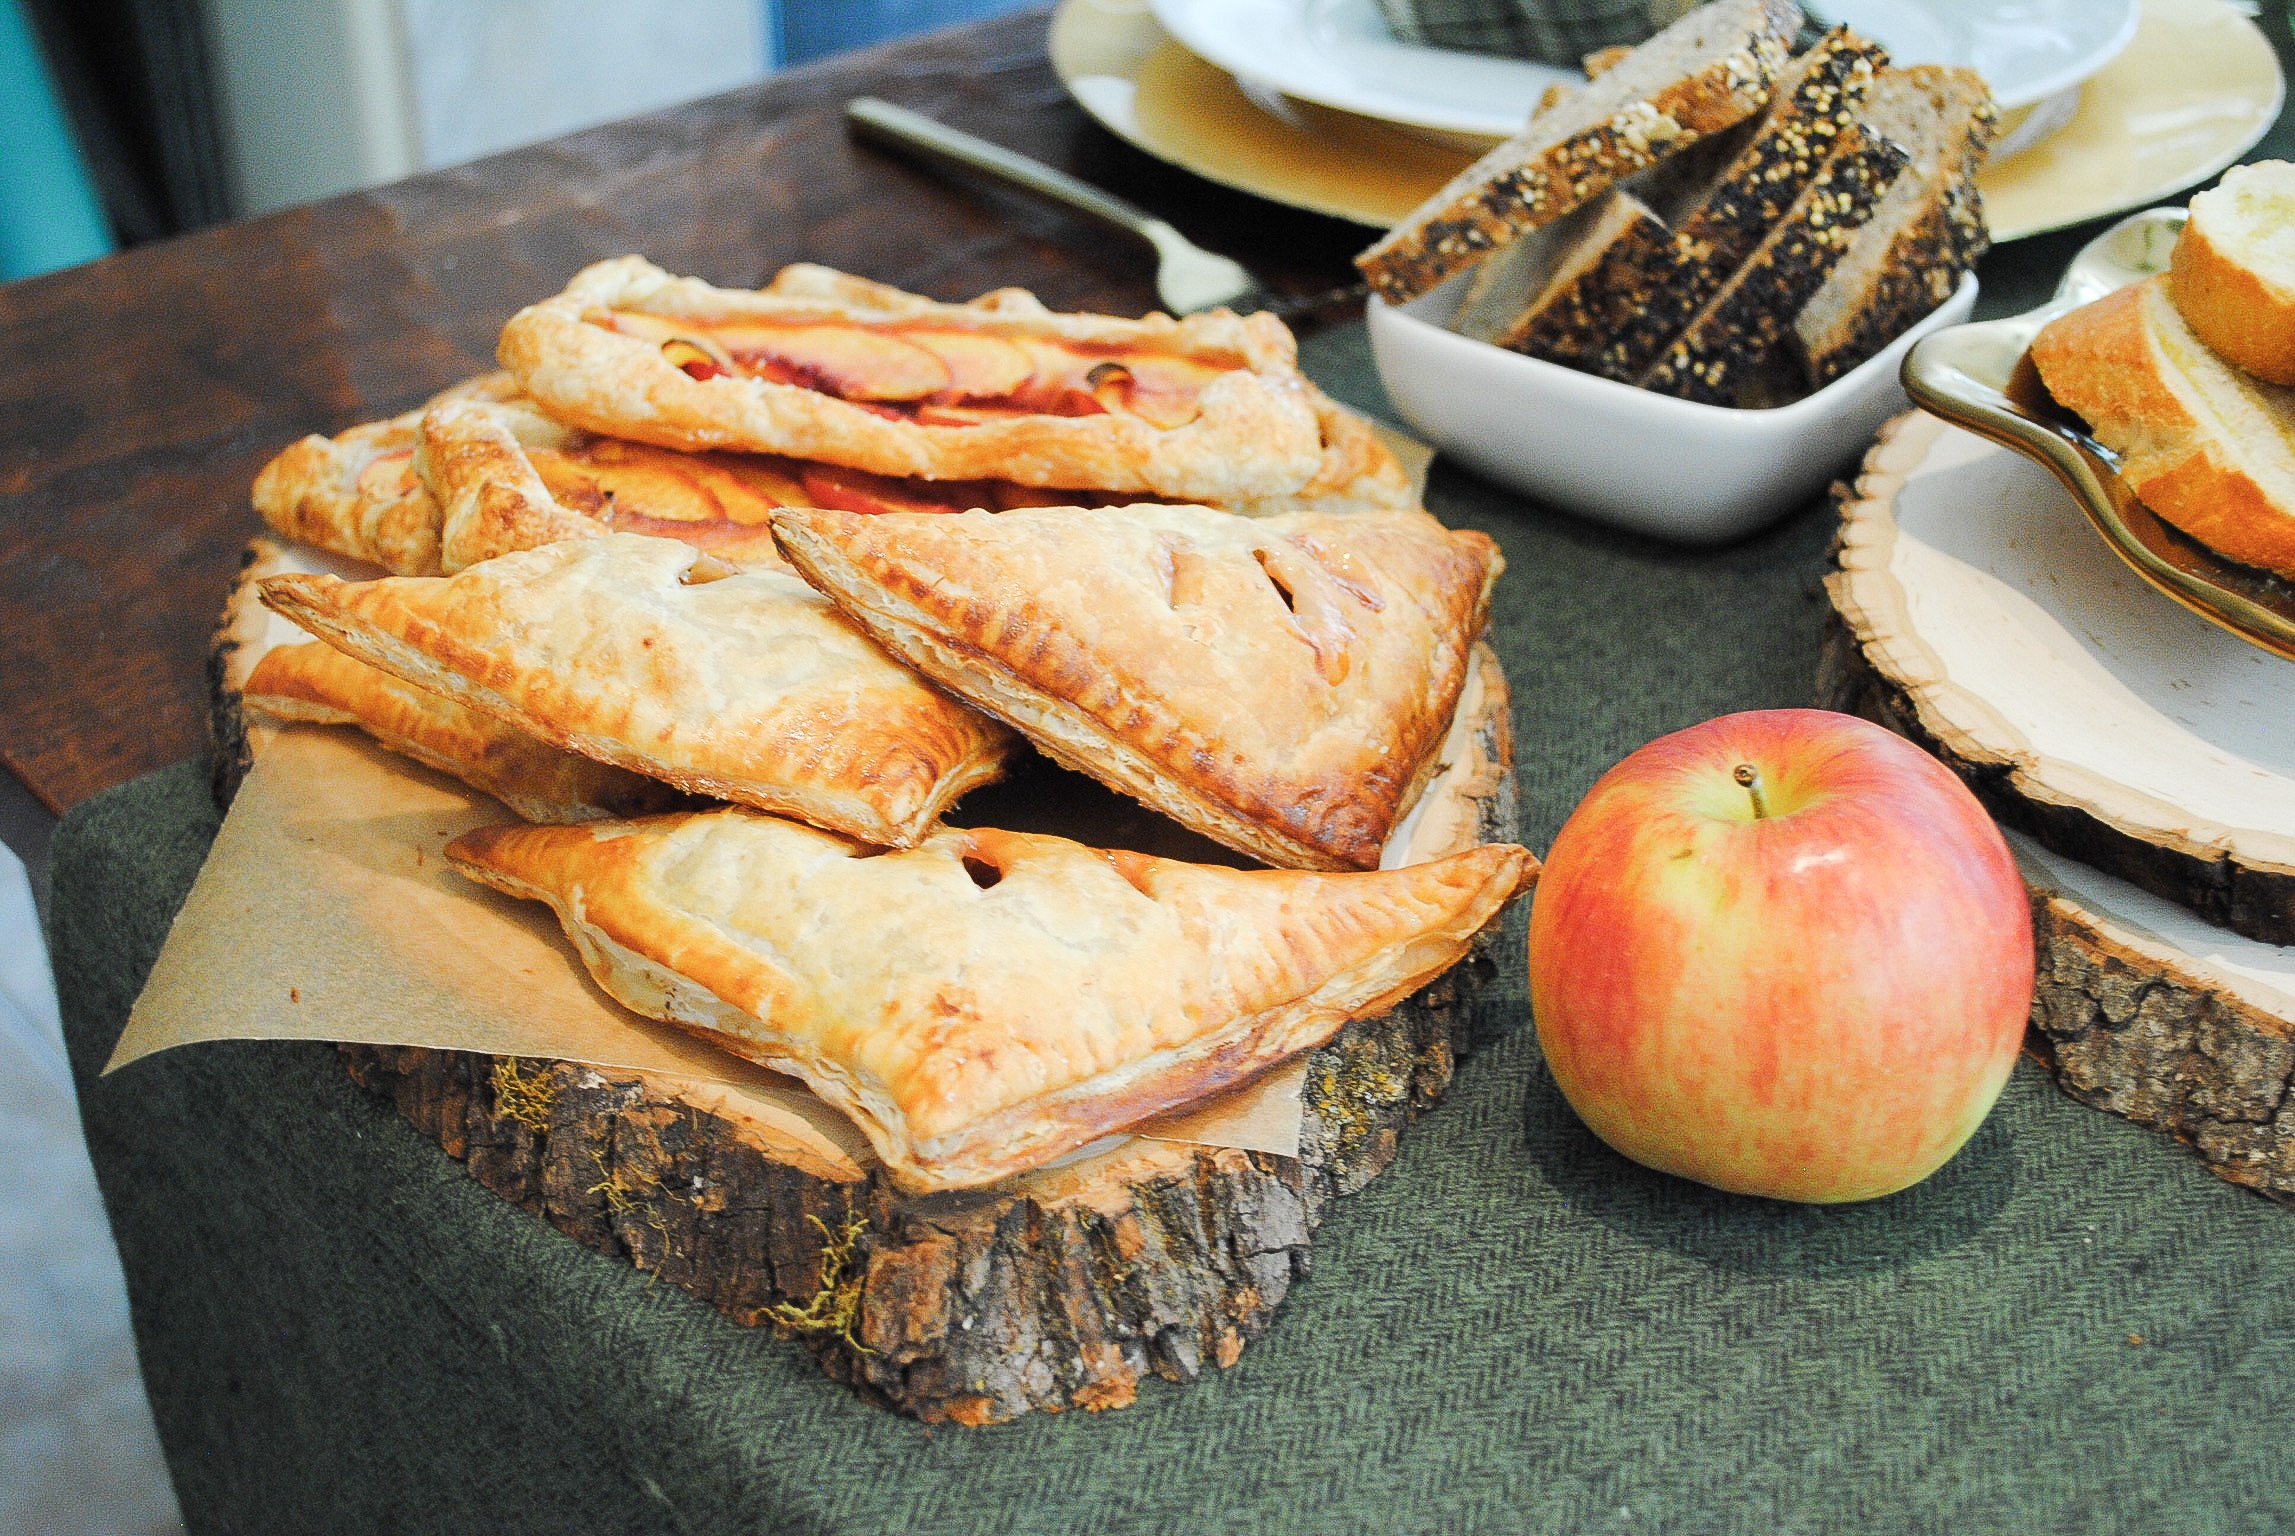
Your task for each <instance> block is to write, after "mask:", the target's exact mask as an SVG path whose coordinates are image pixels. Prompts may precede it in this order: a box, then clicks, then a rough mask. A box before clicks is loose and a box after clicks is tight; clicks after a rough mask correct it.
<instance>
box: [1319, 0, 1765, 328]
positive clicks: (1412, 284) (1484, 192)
mask: <svg viewBox="0 0 2295 1536" xmlns="http://www.w3.org/2000/svg"><path fill="white" fill-rule="evenodd" d="M1800 22H1801V15H1800V12H1799V11H1798V10H1796V9H1795V8H1794V6H1793V4H1792V0H1714V3H1713V4H1710V5H1705V6H1700V7H1699V8H1698V9H1696V10H1694V11H1692V12H1690V13H1689V14H1688V15H1687V16H1684V17H1682V18H1681V19H1680V20H1679V21H1677V22H1675V23H1674V24H1673V25H1672V26H1670V27H1668V28H1666V29H1665V30H1664V31H1663V32H1660V33H1659V34H1658V35H1657V36H1656V37H1653V38H1651V39H1650V40H1649V41H1648V42H1647V43H1644V44H1643V45H1642V46H1641V47H1639V48H1637V49H1635V50H1634V52H1633V54H1632V56H1631V57H1629V58H1627V59H1625V60H1623V61H1621V62H1620V63H1618V64H1617V65H1616V66H1614V67H1613V68H1611V69H1609V70H1608V71H1606V72H1605V73H1604V74H1603V75H1602V76H1601V77H1600V78H1599V79H1597V80H1594V81H1592V82H1590V83H1589V84H1588V85H1587V86H1586V87H1585V88H1584V89H1582V90H1580V91H1579V92H1577V94H1575V95H1574V96H1572V97H1570V98H1569V99H1568V100H1566V101H1563V102H1561V103H1559V104H1557V105H1556V106H1555V107H1553V108H1552V109H1551V110H1549V111H1544V112H1541V113H1539V114H1538V116H1537V117H1535V118H1533V119H1532V120H1531V122H1530V124H1529V126H1528V127H1526V128H1525V129H1523V131H1522V132H1521V133H1519V134H1517V135H1516V136H1515V137H1513V138H1511V139H1508V140H1507V141H1506V142H1505V143H1503V144H1501V145H1499V146H1498V147H1497V148H1496V149H1493V150H1491V151H1490V153H1488V154H1486V155H1484V156H1483V157H1482V158H1481V159H1479V160H1477V161H1475V162H1474V164H1472V165H1470V166H1468V167H1467V168H1466V169H1465V170H1464V171H1462V172H1460V173H1459V174H1458V176H1456V177H1455V178H1453V179H1452V181H1451V182H1450V184H1449V185H1448V186H1446V187H1444V188H1443V189H1442V190H1441V191H1439V192H1437V193H1435V194H1434V196H1432V197H1430V198H1428V199H1427V200H1426V201H1425V202H1424V203H1421V204H1420V205H1419V206H1418V207H1417V208H1416V209H1414V210H1412V212H1411V213H1410V215H1409V216H1408V217H1407V218H1405V219H1404V220H1403V221H1402V222H1401V223H1400V224H1398V225H1396V226H1395V227H1394V228H1393V229H1392V230H1390V231H1388V232H1387V233H1386V235H1384V236H1383V237H1381V238H1380V240H1379V241H1378V242H1377V243H1376V244H1375V245H1373V246H1372V247H1371V248H1370V249H1369V250H1367V251H1365V252H1363V253H1362V254H1361V255H1360V256H1357V257H1356V258H1355V265H1356V266H1358V267H1360V268H1361V269H1362V272H1363V276H1364V277H1365V278H1367V279H1368V280H1369V281H1370V285H1371V287H1372V288H1373V289H1375V290H1376V291H1377V292H1378V293H1379V294H1380V295H1381V296H1382V297H1384V298H1385V299H1387V300H1388V301H1390V302H1392V303H1398V304H1399V303H1402V302H1404V301H1406V300H1409V299H1413V298H1416V297H1417V296H1418V295H1420V294H1422V293H1424V292H1426V291H1427V290H1428V289H1430V288H1432V287H1434V286H1435V285H1436V284H1437V283H1439V282H1441V281H1442V280H1443V279H1444V278H1447V277H1449V276H1451V275H1452V274H1453V273H1457V272H1462V271H1464V270H1465V269H1466V268H1468V267H1470V266H1472V265H1474V264H1475V263H1476V262H1478V261H1480V260H1481V259H1482V258H1483V257H1484V256H1486V255H1488V254H1489V253H1490V252H1491V250H1492V249H1494V248H1495V247H1497V246H1499V245H1501V244H1503V243H1504V242H1505V241H1507V240H1509V239H1511V238H1512V237H1514V236H1515V235H1517V234H1519V233H1521V232H1522V231H1523V230H1526V229H1534V228H1536V227H1537V226H1538V225H1540V224H1545V223H1550V222H1551V221H1553V220H1555V219H1558V218H1560V217H1561V216H1562V215H1564V214H1566V213H1568V212H1569V211H1570V210H1571V209H1573V208H1576V207H1578V206H1580V205H1581V204H1583V203H1586V202H1587V201H1589V200H1591V199H1592V198H1594V197H1596V196H1598V195H1600V194H1601V193H1603V192H1605V191H1607V190H1609V188H1610V187H1611V186H1612V185H1613V184H1615V183H1616V182H1617V181H1618V180H1619V179H1620V178H1622V177H1626V176H1630V175H1632V174H1634V173H1635V172H1636V171H1639V170H1641V169H1643V168H1644V167H1646V166H1649V165H1652V164H1655V163H1656V162H1657V161H1658V160H1660V159H1662V158H1664V157H1665V156H1666V155H1669V154H1671V153H1673V152H1675V151H1676V150H1681V149H1686V148H1688V147H1689V146H1690V145H1691V144H1693V143H1695V142H1696V141H1697V140H1699V139H1701V138H1704V137H1706V136H1708V135H1710V134H1715V133H1719V132H1721V131H1722V130H1724V129H1726V128H1729V127H1731V126H1733V125H1735V124H1737V123H1740V122H1743V121H1744V120H1745V119H1746V118H1748V117H1750V116H1752V115H1753V114H1754V113H1755V112H1757V111H1759V110H1760V109H1761V107H1763V106H1764V105H1766V104H1767V102H1768V100H1769V83H1770V81H1771V79H1772V78H1773V77H1775V75H1776V74H1777V72H1778V71H1779V70H1780V69H1781V68H1782V67H1783V66H1784V63H1785V57H1786V49H1787V46H1788V45H1789V44H1790V43H1791V41H1792V39H1793V36H1794V33H1795V31H1796V30H1797V29H1798V28H1799V26H1800Z"/></svg>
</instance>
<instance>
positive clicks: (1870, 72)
mask: <svg viewBox="0 0 2295 1536" xmlns="http://www.w3.org/2000/svg"><path fill="white" fill-rule="evenodd" d="M1887 61H1888V55H1887V54H1886V53H1885V52H1883V51H1882V49H1881V48H1880V47H1879V46H1878V45H1877V44H1875V43H1872V42H1868V41H1867V40H1866V39H1864V38H1861V37H1859V36H1857V35H1856V34H1855V33H1853V32H1851V31H1850V30H1849V29H1848V28H1846V27H1836V28H1834V29H1833V31H1832V32H1830V33H1829V34H1827V35H1826V36H1825V37H1824V38H1823V39H1822V40H1821V41H1820V42H1819V43H1818V44H1817V46H1816V47H1814V48H1812V49H1810V50H1809V52H1807V53H1806V54H1803V55H1802V56H1801V57H1800V58H1798V59H1795V60H1793V61H1792V63H1791V64H1789V65H1788V66H1787V67H1786V69H1785V71H1784V72H1783V73H1782V74H1780V75H1779V76H1778V78H1777V82H1776V85H1775V88H1774V90H1775V99H1774V100H1772V101H1771V103H1770V106H1769V110H1768V111H1767V112H1765V113H1763V114H1762V116H1761V119H1760V121H1759V123H1758V124H1757V125H1756V126H1755V127H1754V128H1753V129H1752V131H1751V136H1750V137H1749V138H1748V139H1747V140H1746V142H1745V143H1744V145H1743V147H1742V148H1740V149H1739V150H1738V152H1737V153H1736V154H1735V155H1734V156H1733V157H1731V158H1730V159H1729V161H1728V162H1727V163H1726V164H1725V165H1723V166H1722V167H1721V168H1720V169H1719V170H1718V171H1717V172H1714V173H1712V174H1711V175H1710V176H1709V177H1708V179H1707V180H1706V181H1705V182H1704V184H1703V185H1701V186H1699V187H1698V188H1697V189H1696V192H1695V195H1694V196H1692V197H1689V198H1687V199H1684V201H1685V203H1686V205H1687V207H1686V211H1685V212H1684V213H1683V214H1682V215H1681V216H1680V217H1679V218H1675V219H1670V220H1668V223H1669V224H1670V226H1671V227H1670V228H1661V227H1656V226H1654V225H1644V226H1641V227H1639V228H1637V229H1636V230H1635V231H1633V232H1632V233H1631V234H1630V235H1629V236H1628V237H1627V238H1624V239H1621V240H1618V241H1616V242H1615V243H1613V244H1612V245H1611V246H1610V247H1609V248H1608V249H1606V250H1605V251H1603V252H1601V253H1600V254H1599V258H1598V259H1592V260H1586V261H1582V262H1580V263H1578V264H1577V270H1576V276H1575V278H1574V280H1572V281H1570V282H1567V283H1557V284H1554V285H1552V286H1551V287H1550V288H1549V290H1548V292H1547V293H1546V294H1544V295H1543V296H1541V298H1540V300H1539V302H1538V303H1536V304H1535V305H1533V306H1531V307H1530V308H1529V309H1527V310H1525V311H1524V312H1523V313H1522V315H1521V316H1520V317H1519V318H1518V319H1517V320H1516V321H1515V323H1514V324H1513V325H1512V326H1511V327H1509V328H1508V329H1507V330H1506V331H1504V332H1502V333H1500V334H1499V335H1498V336H1497V338H1496V340H1497V341H1498V343H1499V345H1501V346H1506V347H1512V348H1514V349H1515V350H1516V351H1518V352H1527V353H1529V354H1530V355H1531V356H1533V357H1542V358H1545V359H1546V360H1547V361H1549V362H1556V363H1564V364H1567V365H1568V366H1570V367H1573V368H1583V369H1585V370H1587V371H1588V372H1591V373H1598V374H1601V375H1603V376H1604V377H1606V378H1612V379H1617V380H1620V381H1631V380H1633V379H1636V378H1639V377H1640V376H1641V375H1642V374H1643V373H1645V372H1647V371H1648V370H1649V368H1650V367H1651V365H1652V364H1654V363H1656V362H1657V360H1658V358H1659V355H1660V354H1661V353H1663V352H1664V350H1665V347H1666V344H1667V343H1668V342H1670V341H1672V340H1673V339H1674V338H1675V337H1676V336H1677V335H1679V334H1680V333H1681V331H1682V329H1683V328H1684V327H1685V326H1687V325H1688V324H1689V322H1690V320H1691V318H1692V317H1694V316H1695V315H1696V314H1697V313H1698V311H1699V310H1701V309H1703V308H1704V307H1705V305H1707V304H1708V303H1710V302H1712V299H1713V296H1714V295H1715V294H1717V293H1719V292H1720V291H1721V289H1722V286H1723V285H1724V284H1726V283H1727V282H1728V281H1729V279H1730V277H1731V275H1732V274H1733V273H1735V272H1736V271H1737V270H1738V268H1739V267H1741V266H1742V265H1744V263H1745V261H1746V259H1747V258H1748V257H1750V256H1751V255H1752V254H1753V252H1754V251H1755V249H1757V248H1758V247H1759V246H1760V244H1761V242H1762V241H1763V240H1764V239H1766V238H1767V237H1768V234H1769V232H1770V231H1771V230H1772V229H1774V228H1776V227H1777V224H1778V222H1779V221H1780V220H1781V219H1783V218H1784V216H1785V214H1786V211H1787V210H1788V209H1789V208H1791V207H1792V206H1793V204H1794V202H1795V200H1796V199H1798V198H1799V197H1800V196H1801V194H1802V193H1803V192H1804V191H1806V190H1807V189H1808V187H1809V185H1810V183H1811V182H1813V181H1814V180H1815V179H1816V177H1817V175H1818V173H1819V172H1820V170H1821V169H1822V167H1823V166H1824V165H1825V163H1826V161H1827V160H1828V159H1829V158H1830V157H1831V155H1832V152H1833V149H1834V147H1835V145H1836V144H1838V143H1839V141H1840V138H1841V135H1842V134H1843V133H1845V132H1848V131H1850V130H1851V129H1852V128H1853V126H1854V124H1855V122H1856V107H1857V103H1858V102H1859V101H1860V100H1861V99H1862V98H1863V97H1864V95H1865V92H1866V91H1867V90H1868V89H1869V88H1870V87H1871V85H1872V81H1873V76H1874V74H1875V72H1876V71H1877V70H1878V69H1880V68H1881V67H1882V66H1884V65H1885V64H1886V63H1887Z"/></svg>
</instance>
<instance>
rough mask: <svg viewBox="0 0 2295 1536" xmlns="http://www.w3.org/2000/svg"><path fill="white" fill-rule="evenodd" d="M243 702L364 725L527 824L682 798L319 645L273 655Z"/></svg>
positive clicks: (638, 811)
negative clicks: (476, 791)
mask: <svg viewBox="0 0 2295 1536" xmlns="http://www.w3.org/2000/svg"><path fill="white" fill-rule="evenodd" d="M240 696H241V698H242V699H243V700H244V701H245V703H246V704H247V706H248V707H249V708H250V709H253V710H256V711H257V712H259V713H261V714H265V715H268V716H270V717H271V718H272V719H274V720H296V721H306V722H310V723H314V724H319V725H355V726H358V727H359V728H360V729H361V730H363V731H365V732H366V733H367V734H368V735H369V736H372V737H373V738H374V739H375V740H377V741H379V742H381V743H382V744H383V745H384V746H386V747H388V748H390V749H391V750H392V751H393V752H397V753H400V754H401V755H403V756H406V757H411V758H413V759H414V760H415V761H416V762H418V763H425V764H427V765H429V766H430V767H432V768H436V769H437V770H438V771H439V772H441V773H445V774H451V775H452V776H453V777H455V778H458V779H460V780H461V781H462V782H463V783H465V784H468V785H469V786H470V787H471V788H473V789H479V790H484V791H485V792H486V793H487V794H490V795H492V796H493V797H494V798H495V799H497V800H499V801H501V802H502V803H503V804H504V805H507V806H508V807H510V809H512V810H513V811H516V812H517V813H518V814H519V815H521V816H523V817H525V818H526V819H527V820H528V821H550V822H560V821H603V820H606V819H608V818H611V817H617V816H645V815H649V814H651V813H653V812H656V811H667V810H673V809H675V808H676V807H677V806H678V805H679V804H681V803H682V802H683V801H684V799H685V797H684V796H683V795H681V794H679V793H678V792H677V791H676V790H674V789H672V788H671V787H670V786H669V785H667V784H664V783H662V782H661V781H659V780H658V779H649V778H646V777H644V776H643V775H641V774H635V773H631V772H630V771H628V770H627V769H624V768H616V767H614V766H613V765H612V764H610V763H601V762H597V761H594V760H593V759H590V758H587V757H583V756H581V755H580V754H579V753H575V752H567V751H563V750H561V749H559V748H557V747H553V746H551V745H550V744H549V743H548V742H546V741H542V740H540V739H538V738H536V737H533V736H530V735H528V734H527V733H526V732H524V731H522V730H520V729H518V728H517V727H516V726H514V725H510V724H508V723H506V722H504V721H501V720H497V719H495V718H494V716H492V715H489V714H486V713H484V712H482V711H480V710H475V709H472V708H470V707H469V706H467V705H463V704H457V703H455V702H454V701H453V700H452V699H448V698H442V697H440V696H439V695H438V694H435V693H431V692H429V691H428V690H426V689H422V688H417V687H416V686H415V685H414V684H412V683H410V682H407V681H406V680H405V679H403V678H398V677H393V676H391V674H389V673H388V672H385V671H383V670H381V669H380V668H378V667H370V666H368V665H367V664H366V663H365V662H363V661H360V660H359V659H358V658H356V657H354V656H348V655H345V654H344V653H343V652H341V651H338V650H336V649H335V648H334V647H333V646H331V645H325V644H322V643H320V642H319V641H316V640H311V641H306V642H304V643H303V644H300V645H280V646H274V647H272V648H271V649H270V650H269V651H266V652H265V653H264V655H263V659H262V660H260V661H258V662H256V663H255V670H254V671H253V672H251V673H249V674H248V677H247V682H246V686H245V687H244V688H243V689H242V690H241V695H240Z"/></svg>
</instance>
